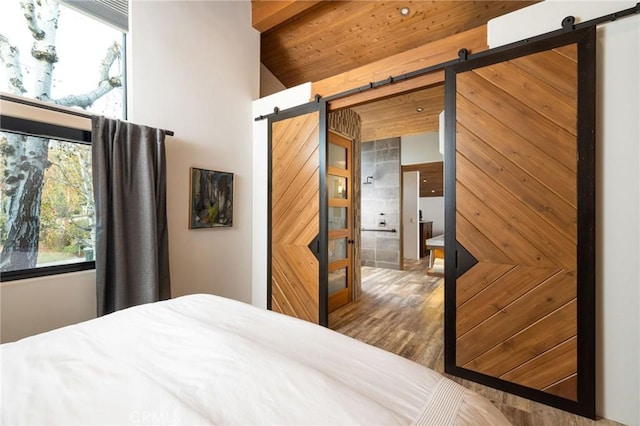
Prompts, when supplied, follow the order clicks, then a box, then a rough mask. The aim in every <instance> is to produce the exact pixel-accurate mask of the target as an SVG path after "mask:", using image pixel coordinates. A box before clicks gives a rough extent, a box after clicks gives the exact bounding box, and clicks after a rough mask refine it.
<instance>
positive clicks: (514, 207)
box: [445, 28, 595, 418]
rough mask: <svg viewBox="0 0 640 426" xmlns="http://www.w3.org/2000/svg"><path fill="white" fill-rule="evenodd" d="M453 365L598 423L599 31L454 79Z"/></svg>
mask: <svg viewBox="0 0 640 426" xmlns="http://www.w3.org/2000/svg"><path fill="white" fill-rule="evenodd" d="M446 90H447V94H446V105H447V110H446V113H445V116H446V123H447V124H446V132H447V138H448V140H447V147H446V153H445V175H446V184H445V203H446V208H445V210H446V213H445V215H446V219H445V220H446V231H445V253H446V254H445V259H446V260H445V268H446V269H445V271H446V278H445V306H446V307H445V316H446V325H445V336H446V337H445V365H446V367H445V369H446V371H447V372H449V373H451V374H454V375H457V376H461V377H464V378H468V379H471V380H474V381H477V382H480V383H484V384H487V385H490V386H493V387H497V388H500V389H503V390H505V391H508V392H511V393H515V394H518V395H521V396H524V397H527V398H530V399H534V400H537V401H540V402H543V403H546V404H549V405H553V406H556V407H559V408H562V409H565V410H568V411H572V412H576V413H578V414H581V415H584V416H588V417H592V418H593V417H594V416H595V411H594V410H595V384H594V376H595V361H594V357H595V330H594V328H595V320H594V315H595V302H594V285H595V284H594V283H595V268H594V262H595V254H594V253H595V248H594V241H595V232H594V228H595V213H594V212H595V196H594V187H595V178H594V174H595V160H594V158H595V137H594V115H595V113H594V111H595V106H594V104H595V30H594V29H593V28H592V29H588V30H580V31H572V32H570V33H565V34H563V35H561V36H556V37H553V38H547V39H546V40H538V41H535V40H534V41H532V42H531V43H527V44H521V45H520V46H519V47H518V48H511V49H501V50H500V51H497V52H496V51H493V52H492V51H489V52H487V54H486V55H476V57H475V58H474V57H471V58H469V60H468V61H466V62H461V63H459V64H457V65H455V66H453V67H452V68H451V69H448V70H447V71H446Z"/></svg>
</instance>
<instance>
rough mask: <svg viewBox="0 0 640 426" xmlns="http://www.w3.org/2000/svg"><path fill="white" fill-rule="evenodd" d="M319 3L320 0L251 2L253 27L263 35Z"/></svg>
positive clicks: (256, 0)
mask: <svg viewBox="0 0 640 426" xmlns="http://www.w3.org/2000/svg"><path fill="white" fill-rule="evenodd" d="M318 3H320V1H319V0H318V1H313V0H304V1H301V0H276V1H273V0H251V25H252V26H253V28H255V29H256V30H258V31H260V32H261V33H263V32H265V31H268V30H270V29H271V28H273V27H275V26H277V25H279V24H281V23H283V22H284V21H286V20H288V19H290V18H293V17H294V16H295V15H297V14H299V13H302V12H304V11H306V10H307V9H310V8H312V7H313V6H315V5H316V4H318Z"/></svg>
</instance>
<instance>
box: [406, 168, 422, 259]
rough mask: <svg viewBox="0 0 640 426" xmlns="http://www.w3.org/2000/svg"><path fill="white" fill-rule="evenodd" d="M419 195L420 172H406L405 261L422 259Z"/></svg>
mask: <svg viewBox="0 0 640 426" xmlns="http://www.w3.org/2000/svg"><path fill="white" fill-rule="evenodd" d="M419 195H420V172H417V171H414V172H404V173H403V174H402V235H403V243H402V248H403V256H404V258H405V259H420V244H421V241H420V229H419V228H418V226H419V216H418V197H419Z"/></svg>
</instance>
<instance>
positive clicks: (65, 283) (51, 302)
mask: <svg viewBox="0 0 640 426" xmlns="http://www.w3.org/2000/svg"><path fill="white" fill-rule="evenodd" d="M0 110H1V111H2V113H3V114H7V115H11V116H14V117H20V118H26V119H34V120H38V121H43V122H46V123H52V124H57V125H61V126H69V127H75V128H79V129H84V130H91V121H90V120H89V119H86V118H81V117H77V116H71V115H67V114H62V113H59V112H53V111H47V110H42V109H39V108H34V107H30V106H26V105H21V104H18V103H13V102H6V101H0ZM95 276H96V274H95V271H83V272H76V273H72V274H64V275H52V276H49V277H41V278H31V279H27V280H18V281H9V282H2V283H0V343H6V342H12V341H15V340H18V339H21V338H23V337H27V336H31V335H33V334H38V333H43V332H45V331H49V330H52V329H54V328H58V327H63V326H65V325H69V324H74V323H77V322H81V321H86V320H89V319H92V318H95V317H96V285H95V282H96V278H95Z"/></svg>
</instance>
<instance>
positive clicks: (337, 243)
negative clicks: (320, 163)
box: [327, 132, 353, 312]
mask: <svg viewBox="0 0 640 426" xmlns="http://www.w3.org/2000/svg"><path fill="white" fill-rule="evenodd" d="M351 143H352V142H351V140H349V139H347V138H345V137H343V136H340V135H339V134H337V133H334V132H329V144H328V149H327V157H328V158H327V166H328V167H327V195H328V198H329V203H328V204H329V209H328V214H329V221H328V222H329V241H328V249H329V280H328V281H329V312H332V311H334V310H336V309H338V308H339V307H340V306H343V305H345V304H347V303H349V302H350V301H351V300H352V295H351V292H352V277H353V265H352V262H353V260H352V258H353V255H352V253H353V217H352V216H353V210H352V206H351V203H352V195H351V193H352V191H351V189H352V186H351V185H352V175H351V173H352V157H351Z"/></svg>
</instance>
